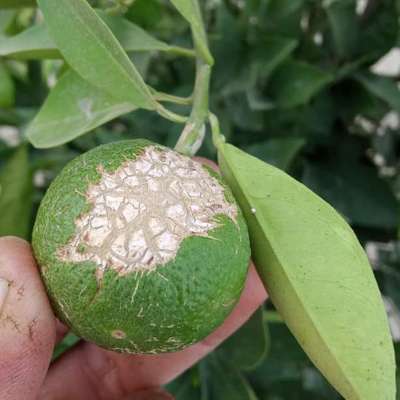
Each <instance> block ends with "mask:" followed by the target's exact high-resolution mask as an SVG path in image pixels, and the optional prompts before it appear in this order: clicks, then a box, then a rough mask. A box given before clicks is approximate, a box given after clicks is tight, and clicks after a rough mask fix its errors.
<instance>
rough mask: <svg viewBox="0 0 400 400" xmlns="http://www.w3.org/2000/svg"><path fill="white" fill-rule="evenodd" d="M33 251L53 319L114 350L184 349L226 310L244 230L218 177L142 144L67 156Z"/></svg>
mask: <svg viewBox="0 0 400 400" xmlns="http://www.w3.org/2000/svg"><path fill="white" fill-rule="evenodd" d="M32 242H33V249H34V253H35V256H36V258H37V261H38V263H39V265H40V269H41V273H42V276H43V280H44V282H45V284H46V287H47V290H48V293H49V296H50V299H51V301H52V303H53V306H54V309H55V310H56V312H57V315H58V317H59V318H60V319H61V320H62V321H64V322H65V323H66V324H67V325H69V326H70V327H71V329H72V330H73V331H74V332H75V333H76V334H78V335H79V336H81V337H83V338H84V339H86V340H89V341H92V342H95V343H96V344H98V345H100V346H102V347H105V348H108V349H112V350H115V351H121V352H130V353H162V352H170V351H177V350H181V349H183V348H185V347H187V346H189V345H191V344H193V343H195V342H197V341H199V340H201V339H202V338H204V337H205V336H207V335H208V334H209V333H210V332H212V331H213V330H214V329H215V328H216V327H218V326H219V325H220V324H221V323H222V322H223V320H224V319H225V318H226V317H227V315H228V314H229V313H230V311H231V310H232V308H233V307H234V305H235V304H236V302H237V300H238V298H239V296H240V293H241V291H242V289H243V287H244V283H245V279H246V274H247V268H248V261H249V257H250V249H249V241H248V235H247V228H246V225H245V222H244V219H243V217H242V214H241V211H240V209H239V208H238V206H237V205H236V203H235V201H234V198H233V196H232V194H231V192H230V191H229V189H228V188H227V187H226V186H225V185H224V184H223V183H222V181H221V179H220V178H219V177H218V176H217V174H215V173H214V172H212V171H210V170H209V169H208V168H206V167H204V166H202V165H201V164H199V163H197V162H195V161H193V160H191V159H190V158H188V157H185V156H182V155H180V154H178V153H176V152H174V151H172V150H170V149H167V148H165V147H162V146H160V145H157V144H154V143H151V142H149V141H146V140H132V141H124V142H117V143H112V144H108V145H104V146H100V147H97V148H95V149H93V150H91V151H89V152H88V153H86V154H83V155H82V156H80V157H78V158H76V159H75V160H73V161H72V162H71V163H69V164H68V165H67V166H66V167H65V168H64V170H63V171H62V172H61V174H60V175H59V176H58V177H57V178H56V179H55V180H54V182H53V183H52V185H51V186H50V188H49V189H48V192H47V194H46V196H45V198H44V199H43V201H42V204H41V206H40V209H39V212H38V216H37V220H36V223H35V227H34V232H33V241H32Z"/></svg>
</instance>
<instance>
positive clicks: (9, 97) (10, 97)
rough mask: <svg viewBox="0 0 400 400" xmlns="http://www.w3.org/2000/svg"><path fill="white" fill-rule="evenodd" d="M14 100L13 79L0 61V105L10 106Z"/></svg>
mask: <svg viewBox="0 0 400 400" xmlns="http://www.w3.org/2000/svg"><path fill="white" fill-rule="evenodd" d="M14 101H15V85H14V81H13V79H12V77H11V75H10V73H9V72H8V70H7V69H6V67H5V66H4V65H3V64H1V63H0V107H4V108H7V107H11V106H12V105H13V104H14Z"/></svg>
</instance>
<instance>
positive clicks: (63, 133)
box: [26, 71, 135, 148]
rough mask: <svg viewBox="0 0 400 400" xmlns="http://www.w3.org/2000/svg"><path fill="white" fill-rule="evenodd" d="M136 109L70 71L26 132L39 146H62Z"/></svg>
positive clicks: (54, 89) (36, 145) (58, 84)
mask: <svg viewBox="0 0 400 400" xmlns="http://www.w3.org/2000/svg"><path fill="white" fill-rule="evenodd" d="M134 109H135V107H134V106H132V105H131V104H130V103H127V102H121V101H120V100H118V99H115V98H114V97H112V96H110V95H109V94H107V93H105V92H103V91H102V90H100V89H98V88H96V87H95V86H92V85H91V84H90V83H88V82H86V81H85V80H84V79H82V78H81V77H80V76H79V75H78V74H77V73H76V72H74V71H68V72H66V73H65V74H64V75H63V76H62V77H61V79H60V80H59V81H58V83H57V85H56V86H55V87H54V88H53V89H52V91H51V92H50V95H49V97H48V98H47V100H46V102H45V103H44V105H43V106H42V108H41V110H40V111H39V113H38V115H37V116H36V117H35V119H34V120H33V122H32V123H31V125H30V126H29V127H28V130H27V132H26V135H27V137H28V139H29V140H30V141H31V143H32V144H33V145H34V146H35V147H38V148H47V147H53V146H58V145H60V144H63V143H67V142H69V141H70V140H73V139H75V138H76V137H78V136H80V135H82V134H84V133H85V132H88V131H91V130H93V129H94V128H96V127H97V126H100V125H102V124H104V123H106V122H107V121H110V120H112V119H114V118H116V117H118V116H119V115H122V114H125V113H128V112H130V111H133V110H134Z"/></svg>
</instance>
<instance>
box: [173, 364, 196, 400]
mask: <svg viewBox="0 0 400 400" xmlns="http://www.w3.org/2000/svg"><path fill="white" fill-rule="evenodd" d="M197 369H198V368H196V367H195V368H192V369H191V370H189V371H188V372H186V373H184V374H183V375H181V376H180V377H178V378H177V379H175V380H174V381H173V382H171V383H170V384H169V385H167V390H168V393H171V394H172V395H173V396H174V400H203V399H202V398H201V390H200V389H201V388H200V381H199V377H198V373H197Z"/></svg>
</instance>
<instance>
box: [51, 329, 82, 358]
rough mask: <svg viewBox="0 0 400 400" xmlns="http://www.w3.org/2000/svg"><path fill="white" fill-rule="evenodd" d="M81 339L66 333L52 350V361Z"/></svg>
mask: <svg viewBox="0 0 400 400" xmlns="http://www.w3.org/2000/svg"><path fill="white" fill-rule="evenodd" d="M80 340H81V339H80V338H79V337H78V336H76V335H74V334H73V333H68V335H67V336H65V338H64V339H63V340H62V341H61V342H60V343H58V344H57V346H56V347H55V349H54V352H53V357H52V361H55V360H56V359H57V358H59V357H60V356H62V355H63V354H64V353H65V352H66V351H68V350H69V349H71V348H72V347H74V346H75V345H76V344H77V343H78V342H79V341H80Z"/></svg>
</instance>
